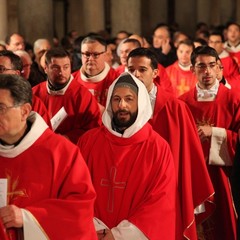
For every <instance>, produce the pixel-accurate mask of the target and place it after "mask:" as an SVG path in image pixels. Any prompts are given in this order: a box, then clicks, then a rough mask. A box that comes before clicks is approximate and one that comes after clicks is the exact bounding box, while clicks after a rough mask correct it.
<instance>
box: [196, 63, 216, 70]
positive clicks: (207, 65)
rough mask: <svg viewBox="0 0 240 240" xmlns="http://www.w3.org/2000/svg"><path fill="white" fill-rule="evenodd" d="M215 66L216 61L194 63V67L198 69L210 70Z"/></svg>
mask: <svg viewBox="0 0 240 240" xmlns="http://www.w3.org/2000/svg"><path fill="white" fill-rule="evenodd" d="M216 66H217V62H211V63H209V64H203V63H199V64H198V65H195V67H196V68H198V69H199V70H200V71H206V70H207V69H210V70H212V69H213V68H215V67H216Z"/></svg>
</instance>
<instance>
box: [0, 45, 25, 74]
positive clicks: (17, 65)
mask: <svg viewBox="0 0 240 240" xmlns="http://www.w3.org/2000/svg"><path fill="white" fill-rule="evenodd" d="M2 56H3V57H7V58H9V59H10V62H11V65H12V68H13V69H14V70H19V71H20V72H21V71H22V70H23V63H22V60H21V58H20V57H19V56H18V55H16V54H14V53H13V52H12V51H9V50H2V51H0V57H2Z"/></svg>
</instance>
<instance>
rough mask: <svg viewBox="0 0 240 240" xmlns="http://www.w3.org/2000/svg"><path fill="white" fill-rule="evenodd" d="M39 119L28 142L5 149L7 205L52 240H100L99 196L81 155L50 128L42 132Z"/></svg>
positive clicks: (1, 158) (0, 156) (2, 167)
mask: <svg viewBox="0 0 240 240" xmlns="http://www.w3.org/2000/svg"><path fill="white" fill-rule="evenodd" d="M39 119H40V120H39V121H40V122H39V121H38V122H37V121H35V123H34V124H35V125H34V126H33V125H32V128H31V130H30V132H28V134H27V135H26V136H25V138H24V140H25V141H23V142H21V143H20V144H19V145H17V146H16V147H14V148H12V149H7V148H4V146H2V145H1V146H0V178H7V179H8V204H15V205H16V206H18V207H20V208H24V209H26V210H28V211H30V212H31V213H32V215H33V216H34V217H35V218H36V220H37V221H38V222H39V224H40V227H41V228H42V229H43V231H44V232H45V234H46V236H47V237H48V238H49V239H71V240H80V239H82V240H86V239H91V240H92V239H93V240H95V239H97V238H96V232H95V229H94V226H93V205H94V200H95V196H96V195H95V191H94V189H93V186H92V183H91V178H90V174H89V171H88V168H87V166H86V164H85V162H84V160H83V158H82V155H81V153H80V151H79V149H78V147H77V146H75V145H74V144H72V143H71V142H70V141H68V140H67V139H66V138H64V137H62V136H60V135H58V134H55V133H53V132H52V131H51V130H50V129H49V128H47V129H46V130H44V129H43V130H42V131H41V129H42V128H41V126H42V122H43V120H42V119H41V118H40V117H39ZM39 129H40V130H39ZM32 131H34V132H32ZM39 131H40V133H39ZM43 131H44V132H43ZM36 135H40V137H36ZM34 138H36V139H34ZM33 139H34V140H33ZM26 145H27V147H26ZM25 148H27V149H25Z"/></svg>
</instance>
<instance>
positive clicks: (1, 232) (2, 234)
mask: <svg viewBox="0 0 240 240" xmlns="http://www.w3.org/2000/svg"><path fill="white" fill-rule="evenodd" d="M0 239H1V240H9V238H8V236H7V232H6V229H5V227H4V226H3V223H2V221H1V220H0Z"/></svg>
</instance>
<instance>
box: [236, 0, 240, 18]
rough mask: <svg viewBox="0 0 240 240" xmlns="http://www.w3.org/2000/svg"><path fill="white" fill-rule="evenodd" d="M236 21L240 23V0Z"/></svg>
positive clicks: (238, 1) (239, 0)
mask: <svg viewBox="0 0 240 240" xmlns="http://www.w3.org/2000/svg"><path fill="white" fill-rule="evenodd" d="M236 21H237V22H238V23H240V0H236Z"/></svg>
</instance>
